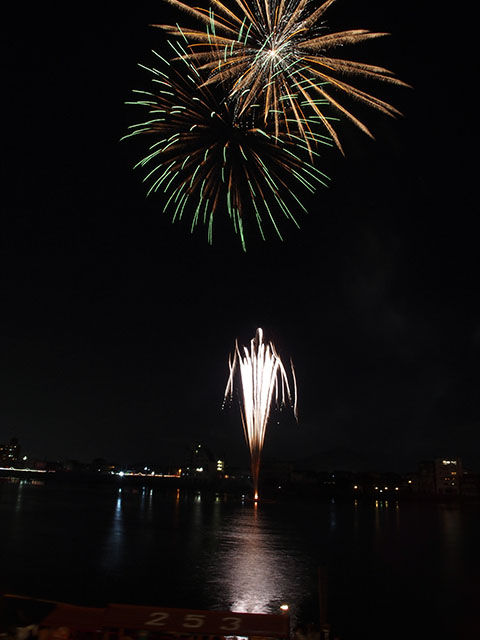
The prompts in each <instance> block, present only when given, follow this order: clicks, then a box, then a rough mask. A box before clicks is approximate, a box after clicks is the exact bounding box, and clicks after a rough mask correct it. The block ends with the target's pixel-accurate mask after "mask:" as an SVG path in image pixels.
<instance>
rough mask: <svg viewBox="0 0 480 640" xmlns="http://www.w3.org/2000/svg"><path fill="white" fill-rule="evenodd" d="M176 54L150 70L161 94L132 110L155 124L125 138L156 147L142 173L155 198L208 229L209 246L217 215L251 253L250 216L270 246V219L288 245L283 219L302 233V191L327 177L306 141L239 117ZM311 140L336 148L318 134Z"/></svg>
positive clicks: (177, 47) (182, 54) (143, 94)
mask: <svg viewBox="0 0 480 640" xmlns="http://www.w3.org/2000/svg"><path fill="white" fill-rule="evenodd" d="M170 46H171V47H172V49H173V51H174V53H175V54H176V59H175V60H172V61H168V60H166V59H164V58H162V57H161V56H159V55H158V54H156V56H157V60H158V67H159V68H153V67H152V68H151V69H147V67H144V68H145V69H147V70H148V71H149V72H150V73H151V74H152V79H153V82H154V89H153V91H151V92H147V91H137V92H136V93H137V94H139V95H140V99H139V100H137V101H135V102H131V103H130V104H135V105H137V106H140V107H142V108H143V109H146V110H147V112H148V117H147V119H146V120H144V121H143V122H140V123H139V124H135V125H133V126H132V127H130V129H131V132H130V133H129V134H128V135H127V136H125V138H128V137H132V136H137V135H148V136H150V137H151V139H152V144H151V145H150V147H149V150H148V153H147V155H146V156H145V157H144V158H143V159H142V160H141V161H140V162H139V163H137V165H136V166H137V167H145V168H147V169H148V172H147V175H146V177H145V180H144V181H148V182H149V183H150V188H149V191H148V193H149V194H150V193H152V192H155V191H159V190H161V191H163V192H164V193H165V194H166V204H165V207H164V209H170V210H172V209H173V220H174V221H175V220H179V219H181V218H182V217H183V214H184V211H186V210H187V209H188V210H189V211H193V212H194V214H193V219H192V224H191V229H192V231H193V228H194V227H195V226H196V225H197V224H198V223H199V222H201V221H203V222H204V223H205V224H206V225H207V226H208V240H209V242H212V237H213V221H214V213H215V212H216V211H218V210H220V211H227V212H228V215H229V217H230V219H231V221H232V223H233V226H234V229H235V232H236V233H237V234H238V235H239V236H240V239H241V243H242V246H243V248H244V250H245V247H246V241H245V219H246V218H247V217H248V215H251V216H253V218H254V219H255V220H256V224H257V226H258V228H259V230H260V233H261V235H262V237H263V238H265V235H264V220H265V219H267V220H269V221H270V223H271V224H272V225H273V227H274V229H275V231H276V233H277V234H278V235H279V237H280V238H281V237H282V236H281V232H280V229H279V227H278V224H277V220H276V213H277V212H281V213H282V214H283V215H284V216H285V217H286V218H287V219H289V220H291V221H292V222H294V223H295V224H296V225H297V226H298V223H297V221H296V217H295V212H296V209H298V208H301V209H304V210H305V211H306V209H305V207H304V206H303V204H302V203H301V200H300V199H299V197H298V195H297V191H298V192H300V191H301V190H305V191H308V192H310V193H313V192H314V191H315V189H316V187H317V186H318V185H319V184H323V185H324V184H325V183H326V181H327V180H328V178H327V176H325V174H324V173H322V172H321V171H319V169H318V168H316V167H315V165H314V164H313V163H312V162H310V157H311V152H310V150H309V149H308V146H307V145H306V144H305V142H304V140H303V139H301V138H299V137H295V136H291V135H285V133H284V132H278V135H277V134H275V133H274V132H272V131H270V130H269V128H268V127H259V126H257V125H256V123H255V113H254V109H252V110H249V114H248V118H247V115H246V114H243V115H242V116H239V115H235V114H234V113H233V110H232V109H231V108H230V107H229V105H228V104H227V103H225V102H224V101H222V100H219V99H218V97H217V95H216V93H215V92H214V91H212V88H211V87H210V86H208V85H206V84H205V83H204V81H203V79H202V76H201V74H200V73H199V71H198V70H197V68H196V67H195V65H194V64H193V63H192V62H191V61H190V60H188V58H187V52H186V50H185V49H184V48H183V47H182V45H181V44H180V43H179V42H175V43H170ZM141 66H142V65H141ZM311 140H312V141H313V140H314V141H315V143H319V142H323V143H325V144H331V140H329V139H327V138H326V137H325V136H320V135H315V134H313V133H312V136H311ZM316 155H318V154H316ZM295 183H296V186H294V185H295ZM247 213H248V215H247Z"/></svg>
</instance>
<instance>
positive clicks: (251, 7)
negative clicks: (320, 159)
mask: <svg viewBox="0 0 480 640" xmlns="http://www.w3.org/2000/svg"><path fill="white" fill-rule="evenodd" d="M166 1H167V2H169V3H170V4H171V5H173V6H174V7H176V8H178V9H180V10H182V11H184V12H187V13H188V14H189V15H191V16H193V17H194V18H196V19H197V20H199V21H200V22H202V23H203V24H204V29H203V30H198V29H184V28H180V27H179V26H178V25H177V26H171V25H153V26H156V27H160V28H162V29H163V30H165V31H166V32H168V33H170V34H174V35H178V34H179V32H180V33H182V34H183V35H184V36H185V37H186V38H188V40H189V41H190V42H193V44H191V45H190V46H189V53H188V58H189V59H190V60H191V61H193V62H194V63H195V64H196V65H197V66H198V68H199V69H200V70H201V71H203V72H206V73H208V78H207V80H206V84H209V83H222V84H223V86H224V88H225V91H226V92H227V93H228V96H229V100H230V101H231V102H232V103H233V104H234V105H235V109H236V113H237V114H244V113H246V112H247V111H248V109H249V108H250V107H251V106H252V105H254V104H259V105H261V110H262V112H263V121H264V123H266V122H267V121H269V120H273V122H274V123H275V133H276V135H278V134H279V131H280V130H282V129H283V130H284V131H286V132H289V131H294V132H295V133H296V134H299V135H300V136H301V137H302V138H303V139H304V141H305V143H306V144H307V146H308V147H309V148H312V146H313V145H312V140H311V137H310V136H311V130H312V129H311V125H312V122H314V121H315V120H316V121H317V122H319V123H321V125H322V126H323V127H325V128H326V129H327V131H328V134H329V135H330V136H331V137H332V139H333V140H335V142H336V144H337V146H338V147H339V148H340V149H341V145H340V141H339V139H338V136H337V134H336V132H335V128H334V126H333V125H332V121H331V116H330V112H331V111H332V109H330V108H333V111H334V112H336V113H337V114H340V115H341V116H344V117H346V118H348V119H349V120H350V121H352V122H353V123H355V125H356V126H357V127H359V128H360V129H361V130H362V131H364V132H365V133H367V134H368V135H370V136H372V134H371V132H370V131H369V129H368V128H367V127H366V126H365V124H364V123H363V122H361V121H360V120H359V119H358V118H357V117H356V116H355V115H354V114H353V113H352V112H351V111H350V109H347V108H346V107H344V106H343V105H342V104H341V103H340V102H339V101H338V100H337V97H336V96H337V95H338V96H342V95H343V96H348V97H349V98H354V99H355V100H358V101H360V102H361V103H363V104H366V105H368V106H369V107H373V108H374V109H376V110H378V111H381V112H383V113H384V114H387V115H390V116H394V115H398V114H399V111H397V109H395V107H393V106H392V105H390V104H389V103H387V102H385V101H383V100H380V99H379V98H376V97H375V96H373V95H371V94H370V93H367V92H365V91H363V90H361V89H359V88H357V87H355V86H353V85H352V84H350V83H347V82H345V80H344V78H345V77H346V76H347V77H357V78H361V79H366V80H377V81H382V82H387V83H391V84H396V85H404V86H407V85H405V83H403V82H402V81H401V80H399V79H397V78H395V77H394V75H393V74H392V72H390V71H388V70H387V69H384V68H382V67H378V66H374V65H370V64H365V63H361V62H354V61H350V60H345V59H343V58H338V57H334V56H332V52H333V50H335V49H338V48H339V47H342V46H344V45H354V44H357V43H360V42H364V41H366V40H370V39H372V38H379V37H382V36H385V35H387V34H386V33H377V32H370V31H368V30H365V29H354V30H348V31H340V32H336V33H329V32H327V31H326V29H325V25H324V24H323V23H322V19H323V16H324V13H325V11H326V10H327V9H328V8H329V7H330V5H331V4H332V3H333V2H334V0H327V1H326V2H324V3H323V4H322V5H321V6H320V7H318V8H316V9H313V10H311V3H310V2H309V0H236V2H235V4H236V7H237V13H235V12H234V11H232V10H230V8H229V7H228V6H227V5H226V4H223V3H222V2H220V1H219V0H211V7H210V8H209V9H202V8H193V7H190V6H189V5H188V4H185V3H184V2H181V1H180V0H166ZM340 99H341V98H340ZM325 105H328V106H329V109H328V111H327V110H326V109H325ZM372 137H373V136H372Z"/></svg>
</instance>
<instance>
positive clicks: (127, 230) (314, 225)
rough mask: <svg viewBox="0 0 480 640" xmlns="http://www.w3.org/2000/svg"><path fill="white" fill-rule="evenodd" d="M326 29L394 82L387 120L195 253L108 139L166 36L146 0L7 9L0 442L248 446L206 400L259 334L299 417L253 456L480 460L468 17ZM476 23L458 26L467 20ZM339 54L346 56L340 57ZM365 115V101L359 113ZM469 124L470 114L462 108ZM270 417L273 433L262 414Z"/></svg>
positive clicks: (398, 9) (44, 454)
mask: <svg viewBox="0 0 480 640" xmlns="http://www.w3.org/2000/svg"><path fill="white" fill-rule="evenodd" d="M326 18H327V20H328V24H329V25H330V26H331V27H332V29H333V30H342V29H346V28H360V27H362V28H368V29H371V30H379V31H388V32H391V33H392V36H390V37H388V38H383V39H379V40H376V41H374V42H371V43H368V45H367V44H365V45H362V46H357V47H352V48H351V49H349V55H350V57H351V58H352V59H362V60H368V61H370V62H373V63H376V64H379V65H382V66H386V67H387V68H390V69H392V70H393V71H395V72H396V74H397V76H398V77H400V78H401V79H402V80H404V81H405V82H407V83H409V84H411V85H412V86H413V88H412V89H402V88H388V87H382V86H379V85H377V86H375V87H372V90H373V91H374V93H375V94H376V95H378V96H379V97H382V98H384V99H386V100H388V101H390V102H392V103H393V104H395V106H397V108H399V109H400V111H402V112H403V113H404V117H403V118H399V119H395V120H393V119H390V118H387V117H385V116H382V115H381V114H376V113H370V114H369V113H364V112H363V111H362V112H361V113H362V115H365V119H366V121H367V123H368V125H369V126H370V127H371V129H372V130H373V131H374V133H375V136H376V140H375V141H371V140H370V139H368V138H367V137H366V136H365V135H364V134H362V133H361V132H360V131H359V130H356V129H354V127H350V126H344V127H341V128H340V134H341V138H342V142H343V144H344V148H345V151H346V157H342V156H341V155H340V154H339V153H338V152H337V151H335V150H334V149H331V150H326V151H325V152H323V157H322V161H321V168H322V170H324V171H325V172H326V173H327V174H328V175H329V176H330V177H331V186H330V187H329V188H328V189H321V190H319V191H318V192H317V194H316V196H315V197H313V198H310V200H308V208H309V214H308V215H303V214H300V215H299V221H300V229H297V228H296V227H295V226H293V225H287V224H284V225H283V226H282V231H283V233H284V242H281V241H280V240H279V239H278V238H276V237H275V235H274V232H273V230H272V229H268V238H267V241H266V242H263V241H262V240H261V239H260V238H259V237H258V234H256V233H254V229H252V233H250V234H249V236H248V238H247V241H248V250H247V253H246V254H245V253H244V252H243V251H242V250H241V247H240V243H239V241H238V238H237V237H236V236H235V235H234V233H233V230H232V229H231V228H230V226H229V224H227V223H226V222H225V219H224V214H223V212H218V216H217V218H216V219H217V221H218V226H217V227H215V229H214V243H213V246H209V245H208V244H207V240H206V228H205V227H203V226H199V227H198V228H197V229H196V231H195V232H194V233H193V234H190V225H189V220H188V218H187V219H186V220H185V222H184V223H179V224H175V225H172V224H171V222H170V216H169V214H164V213H162V196H161V194H157V196H156V197H151V198H149V199H146V198H145V191H146V190H145V188H144V185H142V178H143V175H142V174H141V173H140V172H138V171H133V170H132V166H133V164H135V162H137V161H138V160H139V159H140V157H141V154H142V152H143V151H144V150H145V146H144V143H143V141H125V142H119V139H120V138H121V137H122V136H123V135H124V134H125V133H126V130H127V127H128V125H130V124H133V123H134V122H136V121H137V120H138V118H139V113H138V111H137V110H135V109H134V108H133V107H131V106H130V107H129V106H127V105H125V104H124V103H125V101H128V100H131V99H132V94H131V90H132V89H134V88H137V89H144V88H149V82H150V78H149V76H148V74H147V73H145V71H143V70H142V69H140V68H139V67H138V66H137V63H143V64H146V65H148V64H150V63H152V54H151V53H150V51H151V49H153V48H154V49H157V50H159V51H161V50H162V48H164V47H165V40H164V38H163V36H162V34H161V33H160V32H159V31H158V30H155V29H153V28H151V27H149V26H148V25H149V24H150V23H155V22H171V21H177V20H180V21H181V20H182V19H183V16H181V15H180V14H176V13H173V12H172V11H171V10H170V9H168V8H167V7H166V5H165V4H163V3H162V2H136V3H132V4H130V5H119V4H118V3H112V2H105V3H86V4H85V3H83V4H79V5H75V6H72V5H68V6H67V5H65V4H64V3H57V2H47V3H41V4H37V5H36V7H35V8H34V9H33V11H31V10H28V11H27V10H26V9H25V7H23V5H20V4H18V6H17V7H16V8H12V7H11V8H10V9H9V12H8V15H7V14H5V15H4V19H3V20H2V22H3V27H2V28H3V30H4V31H5V33H4V34H2V46H3V47H4V51H3V52H2V89H3V96H4V98H3V101H2V104H3V127H2V151H1V156H0V157H1V162H2V183H3V186H2V192H1V205H2V206H1V209H2V213H1V240H0V242H1V251H0V259H1V270H0V287H1V289H0V291H1V303H2V311H1V315H0V376H1V378H0V442H5V441H8V440H9V439H10V438H11V437H13V436H16V437H18V438H19V440H20V442H21V445H22V448H23V450H24V452H25V453H27V454H29V455H31V456H34V457H38V458H46V459H49V460H53V459H62V460H66V459H78V460H81V461H89V460H91V459H92V458H95V457H104V458H107V459H109V460H112V461H117V462H132V463H133V462H137V461H145V462H151V463H154V462H161V463H170V462H172V463H176V462H178V461H182V460H183V452H184V450H185V448H186V447H189V446H190V445H191V444H192V443H193V442H194V441H202V442H205V443H207V444H208V445H209V446H210V447H211V448H212V449H213V450H214V451H215V452H216V453H219V454H223V455H225V456H226V457H227V460H229V461H231V462H232V463H239V464H242V463H243V462H245V461H246V460H247V459H248V457H247V453H246V445H245V443H244V441H243V432H242V427H241V423H240V416H239V411H238V406H237V405H236V403H233V404H232V406H227V407H226V408H225V409H223V410H222V401H223V393H224V389H225V384H226V380H227V376H228V355H229V353H230V352H231V351H232V349H233V346H234V342H235V339H236V338H237V337H238V338H239V339H240V340H241V341H242V342H244V343H247V342H248V341H249V340H250V339H251V338H252V337H253V336H254V334H255V330H256V328H257V327H259V326H261V327H263V328H264V330H265V333H266V337H267V338H269V339H272V340H273V341H274V342H275V344H276V346H277V347H278V349H279V351H280V353H281V354H282V355H283V356H284V357H285V359H286V360H288V358H290V357H292V359H293V361H294V363H295V367H296V373H297V380H298V388H299V424H298V425H296V424H295V422H294V420H293V418H292V416H291V414H290V413H289V412H288V411H286V412H283V413H282V414H279V415H277V414H275V415H274V416H273V418H272V422H271V424H270V426H269V429H268V432H267V438H266V444H265V450H264V453H265V456H269V457H276V458H280V459H292V460H303V459H306V458H311V457H312V456H317V457H318V459H321V460H325V461H330V462H326V464H330V463H331V464H333V462H331V461H334V463H335V464H341V463H344V464H350V465H351V466H353V467H355V468H359V469H360V468H362V469H376V470H388V469H391V470H398V471H408V470H415V469H416V467H417V464H418V461H419V460H421V459H431V458H434V457H439V456H460V457H462V458H463V459H464V463H465V464H466V465H467V466H469V467H471V468H473V469H475V470H480V435H479V432H480V402H479V396H478V389H479V382H480V375H479V362H478V360H479V352H480V302H479V295H478V276H479V260H478V233H477V227H478V225H477V216H478V211H477V208H476V207H474V201H475V200H476V198H474V185H475V184H476V183H477V182H478V177H477V175H476V171H475V169H476V165H477V163H478V161H477V157H476V156H477V146H476V144H475V142H474V141H473V130H474V125H475V120H474V115H473V102H474V100H475V96H474V95H473V93H472V91H473V90H474V89H473V87H474V85H475V83H474V80H475V79H476V74H477V73H478V70H474V62H473V60H474V59H476V58H475V56H472V52H473V42H474V41H473V40H472V39H471V38H470V37H469V35H468V31H469V30H470V29H471V27H470V25H469V17H468V16H465V15H464V14H462V15H460V14H458V13H457V14H455V13H452V14H446V13H444V12H443V10H442V12H440V10H439V7H438V4H435V5H434V4H433V3H432V2H429V3H422V7H421V8H419V3H417V2H413V1H408V2H406V3H385V2H382V1H381V0H372V1H371V2H368V3H360V2H355V1H354V0H337V3H336V5H335V6H334V7H332V8H331V9H329V11H328V12H327V14H326ZM472 30H473V29H472ZM345 55H346V54H345ZM356 113H360V110H358V111H356ZM475 115H476V114H475ZM277 422H278V424H277Z"/></svg>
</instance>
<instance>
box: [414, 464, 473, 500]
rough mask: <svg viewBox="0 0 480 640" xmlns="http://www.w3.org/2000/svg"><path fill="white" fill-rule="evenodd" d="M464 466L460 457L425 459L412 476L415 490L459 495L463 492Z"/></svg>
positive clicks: (438, 494) (423, 492)
mask: <svg viewBox="0 0 480 640" xmlns="http://www.w3.org/2000/svg"><path fill="white" fill-rule="evenodd" d="M462 480H463V466H462V461H461V459H460V458H437V459H436V460H424V461H422V462H420V464H419V465H418V473H417V474H415V475H414V476H412V480H411V482H412V485H413V492H414V493H418V494H422V495H436V496H459V495H461V494H462Z"/></svg>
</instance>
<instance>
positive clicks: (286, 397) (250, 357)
mask: <svg viewBox="0 0 480 640" xmlns="http://www.w3.org/2000/svg"><path fill="white" fill-rule="evenodd" d="M228 365H229V368H230V376H229V378H228V383H227V388H226V390H225V397H231V396H232V394H233V381H234V377H235V372H236V371H237V368H239V370H240V380H241V384H242V401H241V402H240V413H241V416H242V424H243V431H244V434H245V440H246V441H247V445H248V448H249V450H250V460H251V469H252V481H253V490H254V498H255V500H258V478H259V474H260V457H261V453H262V449H263V443H264V440H265V432H266V429H267V423H268V418H269V416H270V409H271V406H272V402H275V403H276V405H277V406H278V407H280V408H281V407H283V406H285V405H286V404H287V402H288V403H289V404H290V405H291V406H293V410H294V414H295V418H297V385H296V380H295V371H294V368H293V364H292V363H290V366H291V371H292V380H293V393H292V392H291V389H290V384H289V381H288V376H287V371H286V369H285V367H284V365H283V363H282V360H281V358H280V356H279V355H278V353H277V351H276V349H275V346H274V345H273V343H272V342H269V343H267V344H266V343H265V342H264V341H263V330H262V329H257V332H256V335H255V338H253V339H252V340H251V341H250V351H249V350H248V349H247V348H246V347H243V355H242V352H241V350H240V347H239V346H238V341H236V342H235V350H234V353H233V357H232V355H230V357H229V361H228Z"/></svg>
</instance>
